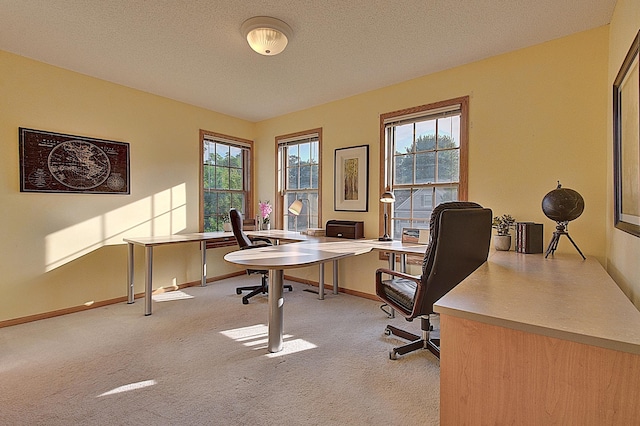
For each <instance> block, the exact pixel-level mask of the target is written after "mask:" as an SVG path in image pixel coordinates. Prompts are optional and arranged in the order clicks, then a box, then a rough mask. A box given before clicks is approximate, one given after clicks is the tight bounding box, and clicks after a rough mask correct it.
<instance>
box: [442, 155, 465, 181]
mask: <svg viewBox="0 0 640 426" xmlns="http://www.w3.org/2000/svg"><path fill="white" fill-rule="evenodd" d="M459 179H460V151H459V150H457V149H450V150H447V151H440V152H438V182H457V181H458V180H459Z"/></svg>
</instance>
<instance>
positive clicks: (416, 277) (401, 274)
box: [376, 268, 422, 284]
mask: <svg viewBox="0 0 640 426" xmlns="http://www.w3.org/2000/svg"><path fill="white" fill-rule="evenodd" d="M382 274H387V275H391V276H393V277H398V278H405V279H407V280H411V281H415V282H416V283H418V284H419V283H420V282H421V280H422V277H421V276H420V275H409V274H406V273H404V272H400V271H394V270H391V269H387V268H378V269H377V270H376V281H378V280H380V278H381V276H382Z"/></svg>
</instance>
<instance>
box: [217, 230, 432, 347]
mask: <svg viewBox="0 0 640 426" xmlns="http://www.w3.org/2000/svg"><path fill="white" fill-rule="evenodd" d="M372 250H379V251H389V252H394V253H401V254H405V255H406V254H407V253H417V254H420V253H422V254H424V250H425V246H420V245H417V244H415V245H414V244H402V243H400V242H395V244H392V243H386V244H378V243H377V242H374V241H371V240H369V241H367V240H342V241H336V240H335V239H331V240H330V241H328V240H326V239H325V240H324V241H323V240H322V239H317V240H311V239H310V240H307V241H305V242H304V243H299V244H284V245H277V246H271V247H262V248H257V249H253V250H241V251H234V252H231V253H227V254H226V255H225V256H224V259H225V260H226V261H227V262H229V263H233V264H236V265H240V266H243V267H245V268H248V269H268V270H269V337H268V344H267V349H268V350H269V352H279V351H281V350H282V345H283V339H282V334H283V312H284V298H283V296H282V293H283V285H284V269H292V268H302V267H305V266H312V265H316V264H323V263H326V262H329V261H331V262H334V268H335V269H334V274H336V275H337V272H336V271H337V264H336V263H337V261H338V260H340V259H343V258H346V257H350V256H356V255H359V254H364V253H368V252H370V251H372ZM336 278H337V277H334V286H335V287H337V285H336V283H337V279H336ZM323 279H324V274H321V277H320V282H321V283H322V282H323ZM334 291H336V292H337V288H336V289H334Z"/></svg>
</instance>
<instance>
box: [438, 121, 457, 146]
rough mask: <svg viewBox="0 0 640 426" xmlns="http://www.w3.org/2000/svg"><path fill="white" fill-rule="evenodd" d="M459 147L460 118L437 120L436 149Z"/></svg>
mask: <svg viewBox="0 0 640 426" xmlns="http://www.w3.org/2000/svg"><path fill="white" fill-rule="evenodd" d="M459 147H460V116H459V115H456V116H453V117H446V118H440V119H438V149H445V148H459Z"/></svg>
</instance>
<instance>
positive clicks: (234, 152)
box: [229, 147, 242, 168]
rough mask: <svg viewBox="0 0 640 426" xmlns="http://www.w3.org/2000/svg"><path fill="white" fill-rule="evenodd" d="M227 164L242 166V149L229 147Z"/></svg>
mask: <svg viewBox="0 0 640 426" xmlns="http://www.w3.org/2000/svg"><path fill="white" fill-rule="evenodd" d="M229 165H230V166H231V167H238V168H240V167H242V149H240V148H236V147H231V161H230V163H229Z"/></svg>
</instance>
